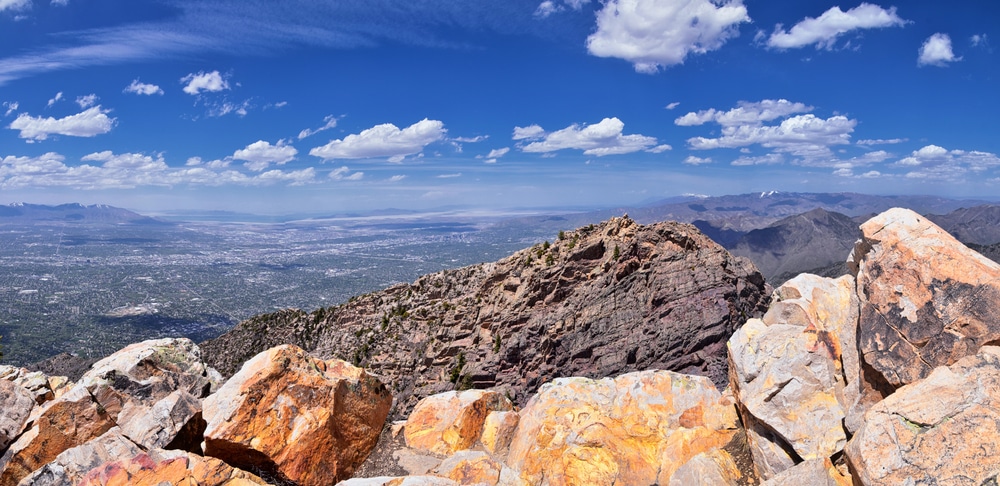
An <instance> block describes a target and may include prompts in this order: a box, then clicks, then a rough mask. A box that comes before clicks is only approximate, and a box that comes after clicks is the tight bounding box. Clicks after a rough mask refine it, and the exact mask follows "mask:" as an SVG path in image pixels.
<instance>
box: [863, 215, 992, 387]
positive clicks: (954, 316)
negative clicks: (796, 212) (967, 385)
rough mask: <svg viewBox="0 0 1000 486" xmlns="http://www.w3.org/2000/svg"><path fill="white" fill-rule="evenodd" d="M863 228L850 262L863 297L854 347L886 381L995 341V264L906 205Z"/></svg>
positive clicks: (922, 372)
mask: <svg viewBox="0 0 1000 486" xmlns="http://www.w3.org/2000/svg"><path fill="white" fill-rule="evenodd" d="M861 231H862V238H861V240H860V241H859V242H858V244H857V245H856V247H855V249H854V252H853V253H852V256H851V260H850V261H849V262H848V263H849V266H850V267H851V268H852V271H854V272H855V273H856V274H857V282H858V295H859V296H860V297H861V324H860V328H859V329H860V330H859V336H858V340H859V347H860V350H861V353H862V355H863V356H864V360H865V362H867V363H868V364H870V365H871V367H872V368H873V369H874V370H875V371H877V372H878V373H879V374H881V375H882V377H884V379H885V380H886V381H887V382H888V383H889V384H890V385H891V386H893V387H899V386H902V385H905V384H907V383H913V382H914V381H916V380H919V379H921V378H923V377H925V376H927V375H928V374H930V372H931V370H933V369H934V368H935V367H937V366H943V365H950V364H952V363H955V362H956V361H958V360H959V359H961V358H962V357H964V356H970V355H974V354H976V352H977V351H978V350H979V348H980V347H981V346H983V345H985V344H989V343H993V342H997V341H1000V313H998V312H997V311H996V309H997V308H1000V265H998V264H997V263H995V262H993V261H990V260H988V259H986V258H985V257H983V256H982V255H980V254H979V253H976V252H975V251H972V250H970V249H968V248H966V247H965V246H963V245H962V244H961V243H959V242H958V241H957V240H956V239H955V238H953V237H952V236H951V235H949V234H948V233H947V232H945V231H944V230H942V229H941V228H939V227H937V226H936V225H934V223H932V222H930V221H929V220H928V219H926V218H924V217H922V216H920V215H918V214H916V213H914V212H913V211H910V210H906V209H891V210H889V211H886V212H884V213H882V214H880V215H878V216H876V217H874V218H872V219H870V220H868V221H867V222H865V223H864V224H863V225H861Z"/></svg>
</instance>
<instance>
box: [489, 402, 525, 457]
mask: <svg viewBox="0 0 1000 486" xmlns="http://www.w3.org/2000/svg"><path fill="white" fill-rule="evenodd" d="M518 419H519V416H518V414H517V412H515V411H512V410H511V411H501V412H490V413H489V415H487V416H486V421H484V422H483V434H482V436H481V437H480V442H482V444H483V448H485V449H486V450H487V452H489V453H490V454H493V455H494V456H498V457H506V456H507V451H508V450H510V441H511V440H512V439H513V438H514V432H515V431H517V423H518Z"/></svg>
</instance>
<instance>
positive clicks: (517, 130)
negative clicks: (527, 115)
mask: <svg viewBox="0 0 1000 486" xmlns="http://www.w3.org/2000/svg"><path fill="white" fill-rule="evenodd" d="M544 136H545V129H544V128H542V127H540V126H538V125H528V126H526V127H514V135H513V136H512V137H511V138H512V139H513V140H537V139H539V138H542V137H544Z"/></svg>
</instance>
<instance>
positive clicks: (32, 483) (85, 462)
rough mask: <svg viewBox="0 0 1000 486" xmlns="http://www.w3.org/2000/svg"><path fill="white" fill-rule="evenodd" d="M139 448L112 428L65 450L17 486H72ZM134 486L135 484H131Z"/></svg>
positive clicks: (135, 452) (116, 428)
mask: <svg viewBox="0 0 1000 486" xmlns="http://www.w3.org/2000/svg"><path fill="white" fill-rule="evenodd" d="M139 452H141V451H140V449H139V447H138V446H136V445H135V444H134V443H132V441H130V440H128V438H126V437H125V436H123V435H122V434H121V431H120V430H119V429H118V427H113V428H111V429H109V430H108V431H107V432H105V433H104V434H103V435H101V436H100V437H98V438H96V439H94V440H91V441H88V442H87V443H85V444H82V445H79V446H76V447H71V448H69V449H66V450H65V451H63V452H62V453H60V454H59V455H58V456H56V458H55V459H53V460H52V461H51V462H49V463H48V464H45V465H44V466H42V467H41V468H39V469H37V470H35V471H34V472H32V473H31V474H29V475H28V476H27V477H25V478H24V479H22V480H21V482H20V483H19V484H20V486H57V485H58V486H73V485H75V484H77V483H79V482H80V480H82V479H83V476H84V475H85V474H87V472H88V471H90V470H91V469H93V468H95V467H97V466H100V465H101V464H104V463H106V462H109V461H114V460H117V459H118V458H121V457H131V456H134V455H136V454H138V453H139ZM132 484H135V483H132Z"/></svg>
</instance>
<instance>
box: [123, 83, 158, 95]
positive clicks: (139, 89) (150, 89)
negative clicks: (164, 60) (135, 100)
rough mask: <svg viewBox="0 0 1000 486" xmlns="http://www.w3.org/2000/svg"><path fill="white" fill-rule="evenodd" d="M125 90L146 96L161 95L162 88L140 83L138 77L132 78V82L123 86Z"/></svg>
mask: <svg viewBox="0 0 1000 486" xmlns="http://www.w3.org/2000/svg"><path fill="white" fill-rule="evenodd" d="M125 92H126V93H133V94H138V95H146V96H152V95H161V96H162V95H163V89H162V88H160V87H159V86H157V85H155V84H146V83H141V82H139V80H138V79H133V80H132V84H130V85H128V86H126V87H125Z"/></svg>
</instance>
